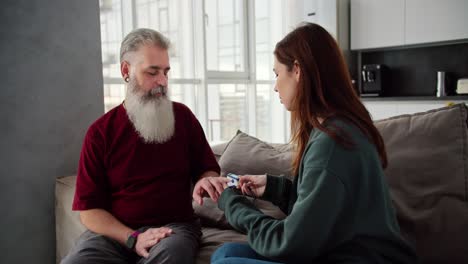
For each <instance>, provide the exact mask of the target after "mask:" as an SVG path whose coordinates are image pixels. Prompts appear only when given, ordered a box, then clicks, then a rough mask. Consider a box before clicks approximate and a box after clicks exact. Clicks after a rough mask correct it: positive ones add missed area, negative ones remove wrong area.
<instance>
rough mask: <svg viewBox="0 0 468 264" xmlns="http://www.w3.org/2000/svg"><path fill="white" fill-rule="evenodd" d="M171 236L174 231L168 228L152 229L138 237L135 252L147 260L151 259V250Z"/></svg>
mask: <svg viewBox="0 0 468 264" xmlns="http://www.w3.org/2000/svg"><path fill="white" fill-rule="evenodd" d="M171 234H173V232H172V229H170V228H167V227H160V228H150V229H148V230H146V231H145V232H143V233H141V234H139V235H138V237H137V242H136V244H135V252H136V253H137V254H138V255H139V256H142V257H144V258H147V257H149V252H148V251H149V249H151V247H153V246H154V245H156V244H157V243H158V242H159V241H161V240H162V239H163V238H165V237H168V236H170V235H171Z"/></svg>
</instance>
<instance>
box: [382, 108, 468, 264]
mask: <svg viewBox="0 0 468 264" xmlns="http://www.w3.org/2000/svg"><path fill="white" fill-rule="evenodd" d="M375 125H376V126H377V128H378V129H379V131H380V133H381V134H382V136H383V139H384V141H385V145H386V149H387V155H388V161H389V166H388V168H387V169H386V170H385V174H386V177H387V180H388V183H389V186H390V191H391V195H392V199H393V203H394V206H395V208H396V211H397V217H398V221H399V223H400V227H401V230H402V233H403V234H404V235H405V236H406V237H407V238H408V239H409V240H410V241H411V242H412V243H413V245H415V247H416V250H417V253H418V255H419V256H420V258H421V260H422V262H423V263H468V190H467V183H468V171H467V166H468V158H467V157H468V145H467V144H468V143H467V140H468V138H467V134H468V133H467V108H466V106H465V105H464V104H459V105H455V106H452V107H445V108H441V109H436V110H431V111H428V112H424V113H417V114H413V115H402V116H396V117H392V118H389V119H385V120H380V121H376V122H375Z"/></svg>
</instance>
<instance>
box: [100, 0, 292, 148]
mask: <svg viewBox="0 0 468 264" xmlns="http://www.w3.org/2000/svg"><path fill="white" fill-rule="evenodd" d="M285 6H286V0H204V1H200V0H170V1H169V0H130V1H122V0H101V1H100V7H101V39H102V61H103V76H104V100H105V111H108V110H110V109H111V108H113V107H115V106H117V105H118V104H120V103H121V102H122V101H123V99H124V98H125V85H124V82H123V80H122V78H121V76H120V62H119V49H120V42H121V40H122V38H123V37H124V36H125V35H126V34H127V33H128V32H130V31H131V30H132V29H134V28H139V27H147V28H153V29H155V30H158V31H159V32H161V33H162V34H164V35H165V36H167V37H168V38H169V39H170V41H171V45H172V47H171V49H170V51H169V56H170V63H171V71H170V73H169V91H170V94H171V98H172V100H174V101H179V102H182V103H184V104H186V105H187V106H188V107H189V108H190V109H192V111H193V112H194V113H195V115H196V116H197V118H198V119H199V121H200V123H201V124H202V126H203V128H204V130H205V133H206V135H207V138H208V139H209V141H210V142H212V143H216V142H223V141H228V140H229V139H231V138H232V137H233V136H234V135H235V133H236V131H237V130H238V129H240V130H242V131H245V132H247V133H249V134H251V135H254V136H257V137H259V138H260V139H262V140H266V141H272V142H285V141H287V136H288V132H287V131H288V129H287V120H288V118H287V113H286V111H285V110H284V108H283V106H282V105H281V104H280V103H279V100H278V96H277V94H276V93H275V92H274V91H273V88H274V86H273V85H274V75H273V72H272V68H273V49H274V45H275V44H276V42H277V41H278V40H279V39H280V38H281V37H282V36H283V35H284V34H283V28H285V27H284V26H283V24H284V23H283V21H286V20H285V14H283V13H285V11H284V9H285V8H284V7H285Z"/></svg>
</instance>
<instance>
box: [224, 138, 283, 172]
mask: <svg viewBox="0 0 468 264" xmlns="http://www.w3.org/2000/svg"><path fill="white" fill-rule="evenodd" d="M291 155H292V152H291V148H290V147H289V146H288V144H275V146H272V145H270V144H268V143H266V142H264V141H261V140H259V139H257V138H255V137H252V136H250V135H248V134H246V133H244V132H241V131H238V132H237V135H235V136H234V138H233V139H232V140H231V141H230V142H229V143H228V145H227V147H226V149H225V150H224V153H223V155H222V156H221V158H220V159H219V165H220V166H221V173H222V174H223V175H225V174H227V173H229V172H231V173H235V174H238V175H243V174H253V175H256V174H266V173H269V174H273V175H284V176H287V177H291V175H292V163H291V162H292V161H291V158H292V156H291Z"/></svg>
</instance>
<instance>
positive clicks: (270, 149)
mask: <svg viewBox="0 0 468 264" xmlns="http://www.w3.org/2000/svg"><path fill="white" fill-rule="evenodd" d="M223 147H224V146H223ZM219 165H220V167H221V174H222V175H226V174H227V173H228V172H232V173H235V174H238V175H243V174H254V175H255V174H265V173H270V174H274V175H285V176H288V177H290V176H291V148H290V147H289V146H288V144H273V145H270V144H268V143H266V142H263V141H261V140H259V139H257V138H255V137H252V136H249V135H248V134H246V133H243V132H241V131H238V132H237V134H236V135H235V136H234V137H233V138H232V139H231V141H230V142H229V143H228V144H227V146H226V147H225V149H224V152H223V153H222V155H221V158H220V159H219ZM249 199H250V200H251V201H252V202H253V203H254V204H255V206H256V207H257V208H258V209H259V210H260V211H262V212H263V213H264V214H266V215H269V216H271V217H273V218H276V219H283V218H284V217H286V215H285V214H284V213H283V212H282V211H281V210H280V209H279V208H278V207H277V206H275V205H274V204H272V203H271V202H268V201H263V200H260V199H253V198H250V197H249ZM193 208H194V210H195V214H197V215H198V216H199V217H200V219H201V222H202V224H203V225H204V226H209V227H217V228H222V229H227V228H231V227H230V225H229V223H228V222H227V220H226V217H225V216H224V212H223V211H221V210H219V209H218V206H217V204H216V203H214V202H213V201H212V200H211V199H210V198H204V202H203V205H199V204H197V203H196V202H193Z"/></svg>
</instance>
